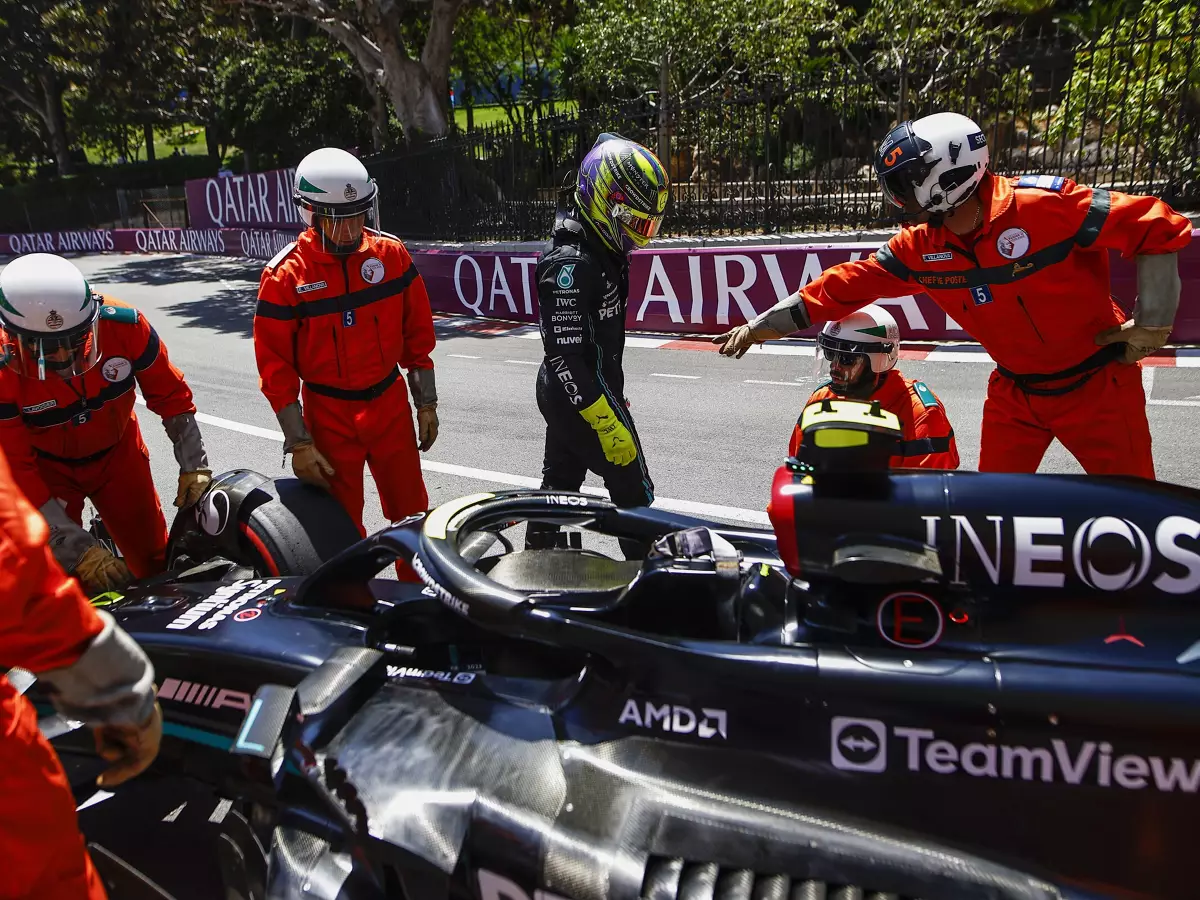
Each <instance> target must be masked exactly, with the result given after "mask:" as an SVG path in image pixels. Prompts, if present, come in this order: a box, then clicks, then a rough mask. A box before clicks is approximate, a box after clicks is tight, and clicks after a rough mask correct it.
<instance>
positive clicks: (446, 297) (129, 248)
mask: <svg viewBox="0 0 1200 900" xmlns="http://www.w3.org/2000/svg"><path fill="white" fill-rule="evenodd" d="M295 234H296V232H295V231H293V230H258V229H246V228H212V229H177V228H176V229H132V228H131V229H114V230H105V231H65V232H45V233H40V234H8V235H0V253H7V254H23V253H34V252H49V253H72V252H73V253H80V252H83V253H95V252H101V253H103V252H121V251H124V252H134V253H159V252H161V253H181V252H182V253H199V254H212V255H220V256H239V257H248V258H252V259H269V258H270V257H272V256H274V255H275V253H277V252H278V251H279V249H280V248H282V247H283V246H285V245H286V244H287V243H288V242H289V241H291V240H293V239H294V238H295ZM1192 236H1193V240H1192V242H1191V243H1190V244H1189V245H1188V246H1187V247H1186V248H1185V249H1184V251H1183V252H1182V253H1181V254H1180V276H1181V278H1182V280H1183V296H1182V299H1181V302H1180V308H1179V313H1178V315H1177V316H1176V319H1175V330H1174V331H1173V332H1172V334H1171V341H1172V343H1177V344H1195V343H1200V240H1196V239H1195V238H1197V237H1200V229H1196V230H1194V231H1193V232H1192ZM880 244H881V241H880V240H875V241H864V242H851V243H824V244H816V243H814V244H780V245H776V246H766V245H753V246H744V245H739V244H738V243H736V242H734V241H730V242H728V243H727V244H724V245H722V246H716V247H712V246H707V247H678V246H675V247H664V248H661V249H654V250H644V251H640V252H638V253H635V254H634V256H633V259H632V262H631V265H630V279H629V280H630V285H629V287H630V290H629V297H630V301H629V312H628V316H627V320H626V321H627V324H628V327H629V328H630V329H631V330H633V329H636V330H640V331H654V332H663V333H667V334H719V333H720V332H722V331H725V330H726V329H728V328H729V327H730V326H731V325H737V324H740V323H742V322H743V321H745V320H747V319H749V318H752V317H753V316H754V315H756V314H757V313H759V312H762V311H763V310H764V309H766V308H768V307H769V306H771V305H772V304H774V303H775V302H776V301H777V300H778V299H779V298H781V297H785V296H787V295H788V294H790V293H791V292H792V291H794V290H796V288H798V287H800V286H801V285H804V284H807V283H808V282H809V281H811V280H812V279H813V278H815V277H817V276H818V275H819V274H820V273H821V272H822V271H823V270H824V269H826V268H828V267H830V266H833V265H836V264H837V263H840V262H845V261H847V260H853V259H861V258H863V257H864V256H867V255H869V254H870V253H871V252H873V251H874V250H875V249H877V248H878V247H879V246H880ZM542 246H543V245H542V244H540V243H528V244H505V245H497V246H487V245H450V246H447V245H442V246H436V245H434V246H430V245H423V244H418V243H415V242H414V243H413V244H412V246H411V248H410V249H411V251H412V255H413V258H414V260H415V261H416V264H417V268H418V270H419V271H420V272H421V275H422V277H423V278H424V280H425V283H426V286H427V287H428V290H429V295H430V300H431V302H432V304H433V307H434V309H435V310H437V311H439V312H445V313H455V314H461V315H472V316H480V317H483V318H498V319H507V320H511V321H519V322H536V321H537V290H536V288H535V285H534V269H535V266H536V264H537V259H538V253H539V252H540V250H541V248H542ZM1110 259H1111V269H1112V286H1113V295H1114V296H1115V297H1116V298H1117V300H1118V301H1119V302H1120V303H1121V304H1122V305H1123V306H1124V307H1125V308H1126V310H1128V309H1130V308H1132V305H1133V301H1134V298H1135V297H1136V294H1137V286H1136V278H1137V273H1136V267H1135V265H1134V263H1133V261H1132V260H1126V259H1121V258H1120V257H1118V256H1117V254H1115V253H1113V254H1111V257H1110ZM880 303H882V304H883V305H885V306H887V307H889V308H891V309H892V311H893V313H894V314H895V315H896V320H897V321H898V322H899V323H900V329H901V335H902V336H903V337H904V339H905V340H909V341H912V340H924V341H969V340H970V337H969V336H968V335H967V334H966V333H965V332H963V331H962V329H961V328H959V327H958V325H957V323H955V322H954V320H953V319H951V318H950V317H948V316H947V315H946V313H944V312H943V311H942V310H941V309H940V308H939V307H938V306H937V305H936V304H935V303H934V302H933V301H932V300H931V299H930V298H929V297H928V296H927V295H926V294H923V293H916V294H909V295H906V296H902V297H894V298H889V299H885V300H881V301H880ZM815 331H816V329H812V330H811V331H810V332H806V333H808V334H811V333H815Z"/></svg>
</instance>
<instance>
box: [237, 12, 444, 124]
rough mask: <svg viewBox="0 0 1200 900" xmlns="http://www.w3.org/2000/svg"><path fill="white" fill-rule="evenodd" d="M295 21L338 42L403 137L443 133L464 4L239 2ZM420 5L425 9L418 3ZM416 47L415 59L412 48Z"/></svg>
mask: <svg viewBox="0 0 1200 900" xmlns="http://www.w3.org/2000/svg"><path fill="white" fill-rule="evenodd" d="M243 2H245V3H250V4H254V5H257V6H262V7H265V8H267V9H270V10H274V11H275V12H277V13H282V14H286V15H292V16H299V17H300V18H302V19H306V20H307V21H309V22H312V23H313V24H314V25H316V26H317V27H318V28H319V29H321V30H322V31H324V32H325V33H326V34H328V35H330V36H331V37H333V38H335V39H336V40H338V41H339V42H340V43H341V44H342V46H343V47H345V48H346V50H347V51H349V53H350V55H351V57H352V58H353V59H354V61H355V62H356V63H357V64H358V66H359V67H360V68H361V69H362V71H363V74H364V75H365V76H366V78H367V79H368V80H369V81H370V82H371V83H373V84H376V85H378V86H379V88H380V89H381V90H382V91H383V92H384V93H385V94H386V95H387V97H388V99H389V100H391V102H392V106H393V107H394V108H395V110H396V115H397V117H398V118H399V119H400V124H401V126H402V127H403V129H404V133H405V136H406V137H409V138H411V137H415V136H417V135H427V136H435V137H436V136H440V135H443V134H445V133H446V130H447V122H448V119H447V101H448V98H449V93H450V84H449V73H450V54H451V49H452V45H453V39H454V24H455V20H456V19H457V18H458V14H459V10H460V9H461V8H462V5H463V2H464V0H428V6H429V12H428V14H427V15H421V14H420V11H419V10H418V8H417V6H418V4H417V0H356V2H351V0H243ZM420 5H421V6H424V5H425V4H424V3H422V4H420ZM417 43H420V45H421V50H420V55H419V56H416V55H414V53H413V51H412V49H411V47H412V46H415V45H416V44H417Z"/></svg>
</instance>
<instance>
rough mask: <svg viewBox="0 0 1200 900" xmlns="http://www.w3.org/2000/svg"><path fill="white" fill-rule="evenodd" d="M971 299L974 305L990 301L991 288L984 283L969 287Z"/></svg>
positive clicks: (981, 304)
mask: <svg viewBox="0 0 1200 900" xmlns="http://www.w3.org/2000/svg"><path fill="white" fill-rule="evenodd" d="M971 299H972V300H974V301H975V305H976V306H983V305H984V304H985V303H991V302H992V289H991V288H990V287H988V286H987V285H986V284H981V285H979V286H978V287H973V288H971Z"/></svg>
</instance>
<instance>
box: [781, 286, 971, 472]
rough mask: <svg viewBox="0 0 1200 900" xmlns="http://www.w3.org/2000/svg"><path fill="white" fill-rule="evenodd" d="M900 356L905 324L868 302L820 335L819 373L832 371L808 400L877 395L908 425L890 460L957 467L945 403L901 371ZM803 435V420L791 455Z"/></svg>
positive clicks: (897, 465) (794, 435) (873, 397)
mask: <svg viewBox="0 0 1200 900" xmlns="http://www.w3.org/2000/svg"><path fill="white" fill-rule="evenodd" d="M899 358H900V327H899V326H898V325H897V324H896V320H895V318H893V317H892V314H891V313H889V312H888V311H887V310H885V309H884V308H883V307H881V306H875V305H874V304H871V305H870V306H864V307H863V308H862V309H860V310H857V311H855V312H852V313H850V315H848V316H846V317H845V318H844V319H839V320H838V321H837V322H826V323H825V327H824V328H822V329H821V333H820V334H819V335H817V364H816V368H817V371H818V377H819V376H820V375H821V374H824V372H825V371H828V373H829V380H828V381H827V382H825V383H824V384H822V385H821V386H820V387H818V388H817V389H816V390H815V391H813V393H812V396H811V397H809V398H808V403H809V404H811V403H818V402H820V401H821V400H837V399H846V400H861V401H864V402H869V401H873V400H877V401H878V402H879V405H880V406H881V407H882V408H883V409H885V410H887V411H888V412H890V413H895V415H896V417H897V418H898V419H899V420H900V426H901V427H902V428H903V429H904V440H903V442H902V443H901V445H900V452H899V453H898V454H897V455H896V456H893V457H892V459H891V461H890V465H891V467H892V468H893V469H901V468H903V469H957V468H958V444H957V443H955V440H954V429H953V428H951V427H950V420H949V419H948V418H947V417H946V409H945V407H944V406H943V405H942V402H941V401H940V400H939V399H938V397H937V395H936V394H934V392H933V391H932V390H930V389H929V386H928V385H926V384H925V382H923V381H914V380H913V379H911V378H905V377H904V376H903V375H901V374H900V370H899V369H897V368H896V362H897V361H898V360H899ZM805 405H806V406H807V405H808V404H805ZM803 437H804V435H803V433H802V432H801V430H800V422H799V421H797V422H796V426H795V428H793V429H792V438H791V441H790V442H789V444H788V455H789V456H796V455H797V454H798V453H799V452H800V442H801V440H802V439H803Z"/></svg>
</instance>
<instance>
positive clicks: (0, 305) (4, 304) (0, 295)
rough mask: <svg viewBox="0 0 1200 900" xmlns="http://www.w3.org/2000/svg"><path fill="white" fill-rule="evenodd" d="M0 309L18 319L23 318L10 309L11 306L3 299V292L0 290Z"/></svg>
mask: <svg viewBox="0 0 1200 900" xmlns="http://www.w3.org/2000/svg"><path fill="white" fill-rule="evenodd" d="M0 309H2V310H4V311H5V312H6V313H12V314H13V315H14V316H16V317H17V318H18V319H23V318H25V317H24V316H23V315H21V314H20V313H19V312H17V311H16V310H15V309H13V308H12V304H10V303H9V302H8V300H7V299H5V297H4V291H2V290H0Z"/></svg>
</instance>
